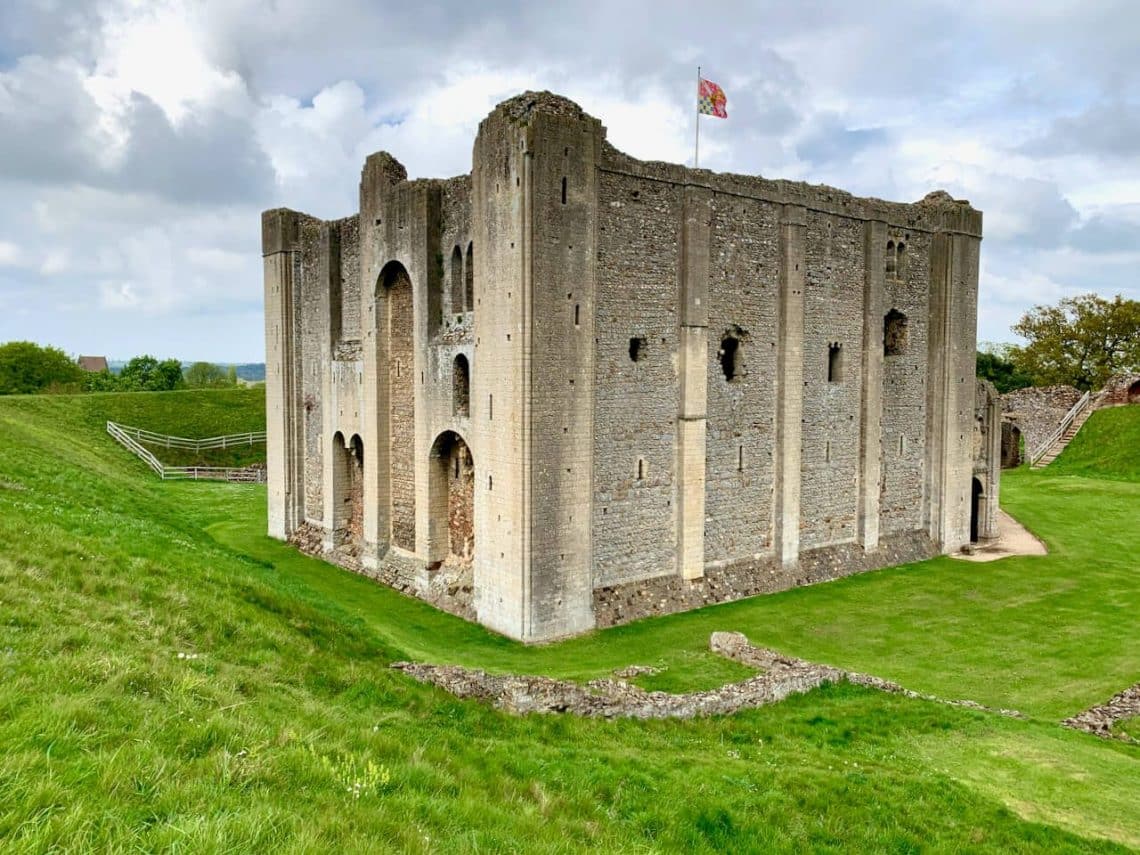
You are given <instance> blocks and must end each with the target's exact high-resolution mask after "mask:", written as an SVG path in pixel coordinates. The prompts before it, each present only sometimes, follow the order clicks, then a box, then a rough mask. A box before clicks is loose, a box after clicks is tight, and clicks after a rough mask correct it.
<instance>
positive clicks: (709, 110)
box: [697, 77, 728, 119]
mask: <svg viewBox="0 0 1140 855" xmlns="http://www.w3.org/2000/svg"><path fill="white" fill-rule="evenodd" d="M727 105H728V96H726V95H725V94H724V90H723V89H721V88H720V87H719V86H717V85H716V84H715V83H713V82H712V81H711V80H705V79H704V78H703V77H698V78H697V112H698V113H704V114H705V115H706V116H716V117H717V118H718V119H727V118H728V110H727V109H725V108H726V106H727Z"/></svg>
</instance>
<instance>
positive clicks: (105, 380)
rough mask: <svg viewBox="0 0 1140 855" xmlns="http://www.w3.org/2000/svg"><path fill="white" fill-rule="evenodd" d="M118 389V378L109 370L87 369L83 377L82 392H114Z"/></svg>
mask: <svg viewBox="0 0 1140 855" xmlns="http://www.w3.org/2000/svg"><path fill="white" fill-rule="evenodd" d="M118 389H119V378H118V377H116V376H115V375H114V374H112V373H111V372H110V371H89V372H87V376H85V377H84V378H83V391H84V392H115V391H118Z"/></svg>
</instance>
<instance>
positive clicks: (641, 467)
mask: <svg viewBox="0 0 1140 855" xmlns="http://www.w3.org/2000/svg"><path fill="white" fill-rule="evenodd" d="M637 480H638V481H644V480H645V459H644V458H641V457H639V458H637Z"/></svg>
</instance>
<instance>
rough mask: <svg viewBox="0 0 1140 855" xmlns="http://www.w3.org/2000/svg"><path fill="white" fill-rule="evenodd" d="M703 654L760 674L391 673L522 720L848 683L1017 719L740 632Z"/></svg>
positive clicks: (721, 637) (616, 714) (409, 668)
mask: <svg viewBox="0 0 1140 855" xmlns="http://www.w3.org/2000/svg"><path fill="white" fill-rule="evenodd" d="M709 647H710V649H711V650H712V651H713V652H714V653H718V654H720V655H721V656H724V657H726V658H728V659H732V660H735V661H737V662H740V663H742V664H744V665H748V666H750V667H753V668H757V669H761V670H762V673H760V674H757V675H756V676H754V677H749V678H748V679H747V680H742V681H740V682H738V683H729V684H727V685H724V686H720V687H719V688H716V689H710V690H708V691H704V692H689V693H686V694H679V695H678V694H671V693H669V692H647V691H645V690H644V689H642V688H640V687H638V686H635V685H633V684H631V683H628V682H626V681H625V680H622V679H613V678H607V679H603V680H592V681H590V682H588V683H586V684H585V685H583V684H580V683H574V682H571V681H569V680H556V679H553V678H551V677H542V676H533V675H515V674H488V673H487V672H486V671H482V670H479V669H473V668H464V667H462V666H459V665H428V664H424V663H416V662H395V663H393V665H392V667H393V668H395V669H397V670H400V671H403V672H404V673H406V674H409V675H410V676H412V677H414V678H415V679H417V680H419V681H420V682H422V683H430V684H432V685H435V686H439V687H440V688H442V689H444V690H446V691H448V692H450V693H451V694H453V695H455V696H456V697H459V698H474V699H478V700H482V701H486V702H488V703H490V704H492V705H493V706H494V707H496V708H497V709H500V710H503V711H505V712H509V713H514V714H516V715H523V714H526V713H555V712H569V713H574V714H576V715H582V716H589V717H596V718H639V719H664V718H693V717H696V716H710V715H727V714H729V713H734V712H736V711H737V710H742V709H751V708H755V707H761V706H766V705H767V704H772V703H776V702H777V701H781V700H783V699H784V698H786V697H788V696H789V695H793V694H803V693H805V692H809V691H811V690H812V689H814V688H817V687H818V686H820V685H822V684H823V683H838V682H842V681H845V680H846V681H847V682H851V683H855V684H856V685H860V686H867V687H869V688H873V689H879V690H881V691H885V692H892V693H895V694H901V695H905V696H907V697H911V698H919V699H922V700H931V701H937V702H939V703H946V704H950V705H953V706H961V707H967V708H970V709H976V710H984V711H987V712H996V713H998V714H1000V715H1005V716H1012V717H1018V718H1021V717H1022V716H1021V713H1018V712H1015V711H1012V710H992V709H990V708H988V707H984V706H982V705H981V704H978V703H975V702H974V701H946V700H942V699H940V698H935V697H932V696H930V695H922V694H919V693H917V692H912V691H910V690H908V689H904V688H903V687H902V686H900V685H898V684H897V683H892V682H890V681H888V680H882V679H880V678H878V677H872V676H869V675H865V674H857V673H854V672H849V671H843V670H841V669H839V668H833V667H831V666H829V665H819V664H816V663H812V662H807V661H805V660H803V659H796V658H794V657H791V656H783V655H781V654H779V653H776V652H775V651H772V650H767V649H765V648H762V647H755V646H754V645H752V644H751V643H750V642H749V641H748V639H747V638H746V637H745V636H744V635H743V634H741V633H739V632H714V633H713V634H712V636H711V638H710V639H709ZM645 667H646V666H630V667H629V668H627V669H621V670H620V671H619V672H615V673H616V674H619V675H621V674H630V675H635V674H640V673H648V671H644V670H642V669H643V668H645Z"/></svg>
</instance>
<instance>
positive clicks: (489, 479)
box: [487, 475, 495, 490]
mask: <svg viewBox="0 0 1140 855" xmlns="http://www.w3.org/2000/svg"><path fill="white" fill-rule="evenodd" d="M487 489H488V490H494V489H495V476H494V475H488V476H487Z"/></svg>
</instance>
